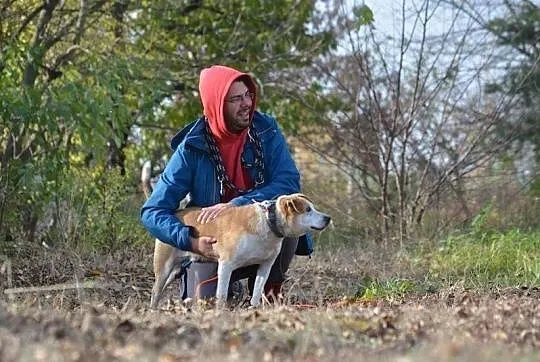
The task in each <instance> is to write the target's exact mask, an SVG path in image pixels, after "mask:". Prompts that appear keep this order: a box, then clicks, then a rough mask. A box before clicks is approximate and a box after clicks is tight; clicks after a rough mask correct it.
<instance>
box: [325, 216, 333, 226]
mask: <svg viewBox="0 0 540 362" xmlns="http://www.w3.org/2000/svg"><path fill="white" fill-rule="evenodd" d="M330 221H332V218H331V217H330V216H328V215H324V217H323V222H324V225H328V224H330Z"/></svg>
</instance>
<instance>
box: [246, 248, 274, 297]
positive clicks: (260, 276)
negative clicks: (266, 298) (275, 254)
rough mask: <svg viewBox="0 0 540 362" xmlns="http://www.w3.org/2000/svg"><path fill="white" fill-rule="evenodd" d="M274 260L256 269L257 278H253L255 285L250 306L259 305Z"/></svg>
mask: <svg viewBox="0 0 540 362" xmlns="http://www.w3.org/2000/svg"><path fill="white" fill-rule="evenodd" d="M274 261H275V258H272V259H271V260H267V261H265V262H264V263H262V264H261V265H259V269H257V277H256V278H255V285H254V286H253V295H252V296H251V301H250V303H251V305H252V306H254V307H258V306H259V305H260V304H261V298H262V295H263V292H264V285H265V284H266V281H267V280H268V276H269V275H270V270H272V265H273V264H274Z"/></svg>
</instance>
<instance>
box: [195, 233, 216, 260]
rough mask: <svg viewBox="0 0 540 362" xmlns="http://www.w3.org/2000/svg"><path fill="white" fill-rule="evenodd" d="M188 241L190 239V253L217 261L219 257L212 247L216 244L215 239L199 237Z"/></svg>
mask: <svg viewBox="0 0 540 362" xmlns="http://www.w3.org/2000/svg"><path fill="white" fill-rule="evenodd" d="M190 239H191V251H193V252H194V253H197V254H199V255H202V256H204V257H205V258H208V259H211V260H215V261H217V260H218V258H219V255H218V254H217V253H216V251H215V250H214V248H213V247H212V245H213V244H215V243H216V242H217V240H216V238H213V237H209V236H201V237H198V238H193V237H192V238H190Z"/></svg>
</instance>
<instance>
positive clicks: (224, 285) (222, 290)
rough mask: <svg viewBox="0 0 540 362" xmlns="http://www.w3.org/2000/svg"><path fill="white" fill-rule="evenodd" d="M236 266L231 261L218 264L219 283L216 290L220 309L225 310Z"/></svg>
mask: <svg viewBox="0 0 540 362" xmlns="http://www.w3.org/2000/svg"><path fill="white" fill-rule="evenodd" d="M233 270H234V266H233V264H232V263H231V262H230V261H227V262H221V261H220V262H219V264H218V282H217V290H216V302H217V306H218V308H223V307H224V306H225V305H226V303H227V295H228V293H229V282H230V280H231V274H232V272H233Z"/></svg>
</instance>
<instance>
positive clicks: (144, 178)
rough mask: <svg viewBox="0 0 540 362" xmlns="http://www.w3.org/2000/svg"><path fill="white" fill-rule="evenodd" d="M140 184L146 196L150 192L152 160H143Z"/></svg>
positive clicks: (148, 195)
mask: <svg viewBox="0 0 540 362" xmlns="http://www.w3.org/2000/svg"><path fill="white" fill-rule="evenodd" d="M141 186H142V190H143V192H144V196H146V198H149V197H150V194H152V190H153V188H152V162H150V161H145V162H144V164H143V166H142V170H141Z"/></svg>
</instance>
